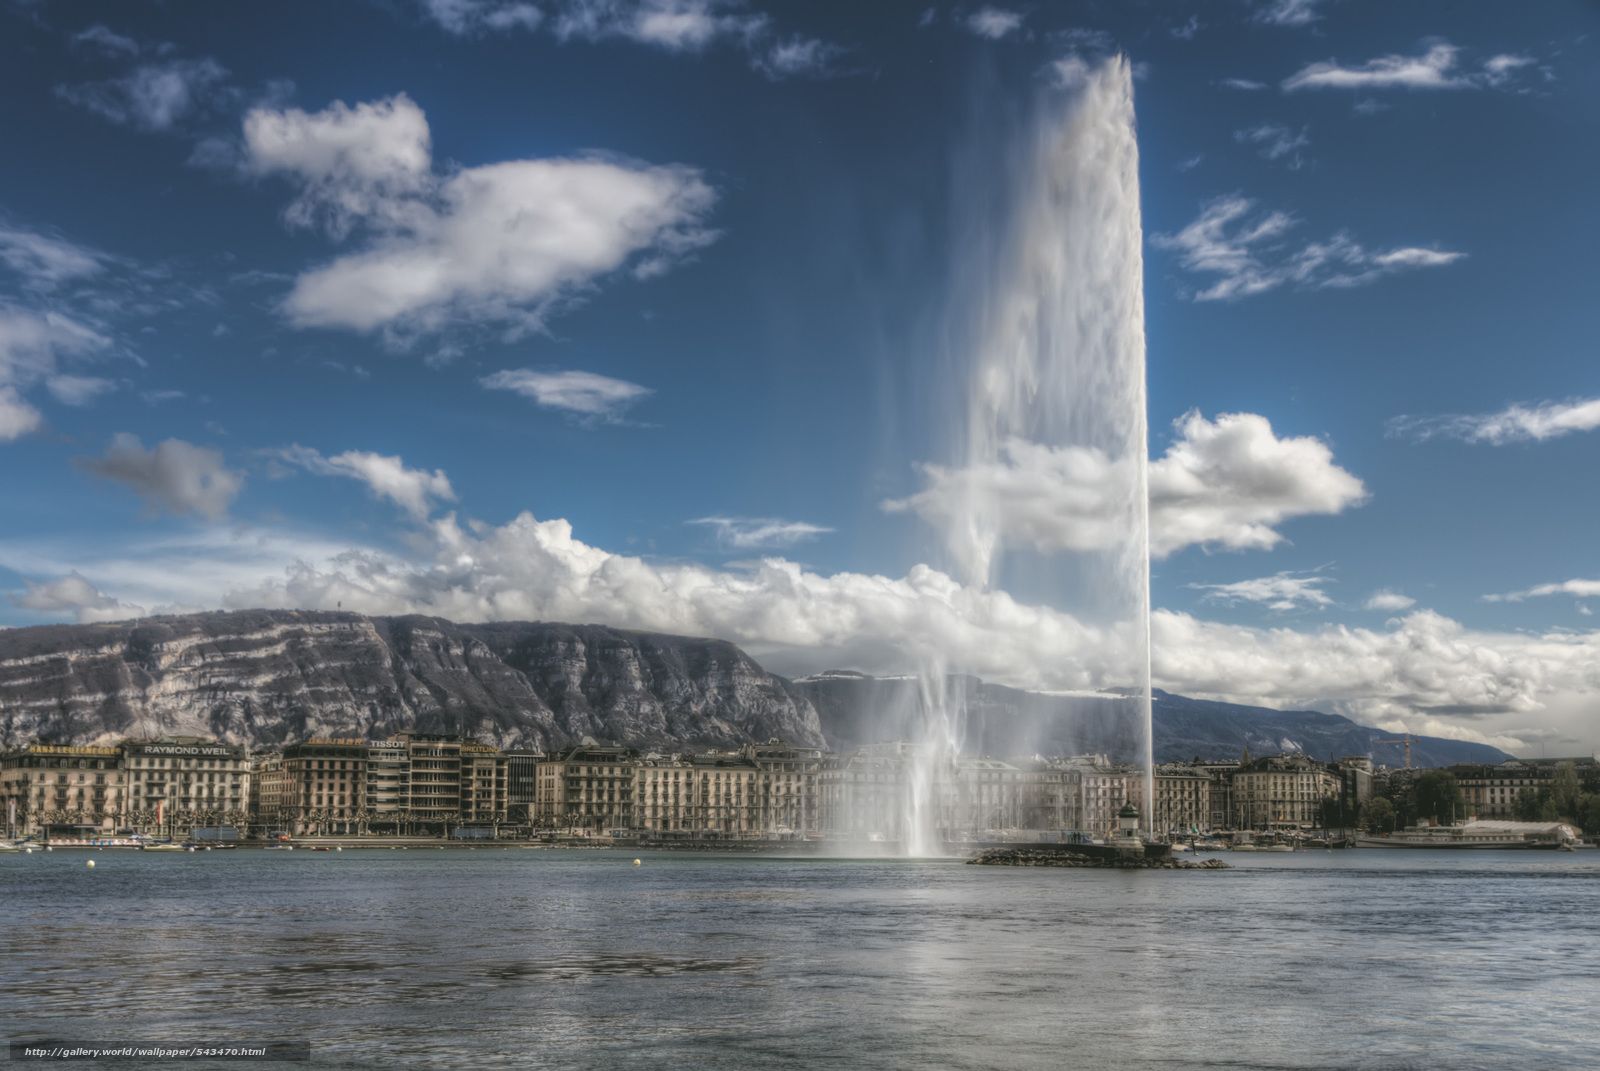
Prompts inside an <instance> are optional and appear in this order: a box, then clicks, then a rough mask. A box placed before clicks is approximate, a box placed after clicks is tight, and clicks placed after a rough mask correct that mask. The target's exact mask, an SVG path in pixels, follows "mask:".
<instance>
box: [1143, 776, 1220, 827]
mask: <svg viewBox="0 0 1600 1071" xmlns="http://www.w3.org/2000/svg"><path fill="white" fill-rule="evenodd" d="M1211 786H1212V777H1211V775H1210V774H1209V773H1207V772H1205V771H1203V770H1197V769H1195V768H1193V767H1192V766H1189V765H1187V764H1182V765H1178V764H1173V765H1163V766H1158V767H1156V785H1155V814H1154V816H1153V817H1152V818H1151V821H1150V831H1151V832H1152V833H1154V834H1156V835H1157V836H1161V835H1164V834H1168V833H1193V832H1199V831H1200V830H1202V829H1210V828H1212V807H1211Z"/></svg>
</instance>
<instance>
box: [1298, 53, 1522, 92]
mask: <svg viewBox="0 0 1600 1071" xmlns="http://www.w3.org/2000/svg"><path fill="white" fill-rule="evenodd" d="M1460 56H1461V50H1460V49H1459V48H1457V47H1456V46H1454V45H1452V44H1449V43H1448V42H1443V41H1441V42H1438V43H1436V44H1433V45H1430V46H1429V47H1428V49H1427V51H1425V52H1423V53H1421V54H1420V55H1416V56H1402V55H1393V54H1391V55H1387V56H1379V57H1377V58H1376V59H1371V60H1368V61H1367V62H1366V63H1363V64H1359V65H1356V66H1349V67H1347V66H1344V65H1342V64H1340V63H1339V62H1338V61H1337V60H1325V61H1323V62H1320V63H1312V64H1309V65H1308V66H1306V67H1303V68H1301V69H1300V70H1298V71H1296V72H1295V73H1294V74H1292V75H1290V76H1289V77H1288V78H1285V79H1284V80H1283V90H1284V92H1286V93H1293V92H1296V91H1298V90H1302V89H1353V90H1375V89H1423V90H1427V89H1482V88H1491V89H1493V88H1500V87H1503V86H1506V85H1508V84H1510V83H1511V82H1512V81H1513V80H1514V79H1515V77H1516V73H1517V71H1519V70H1521V69H1522V68H1524V67H1528V66H1531V65H1533V64H1534V63H1535V62H1536V61H1535V60H1534V59H1533V58H1532V57H1530V56H1521V55H1510V54H1503V55H1497V56H1492V57H1490V58H1489V59H1488V60H1486V61H1485V62H1484V63H1483V65H1482V67H1481V68H1479V69H1478V70H1476V71H1470V70H1463V69H1462V68H1461V66H1460V65H1459V63H1458V61H1459V59H1460Z"/></svg>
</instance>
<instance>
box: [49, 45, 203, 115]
mask: <svg viewBox="0 0 1600 1071" xmlns="http://www.w3.org/2000/svg"><path fill="white" fill-rule="evenodd" d="M227 77H228V71H227V69H226V68H225V67H223V66H222V64H220V63H218V62H217V61H216V60H214V59H210V58H205V59H197V60H195V59H169V60H163V61H160V62H155V63H146V64H141V65H140V66H138V67H135V68H134V69H133V70H131V71H129V72H128V73H127V74H126V75H124V76H122V77H120V78H113V79H109V80H107V81H103V82H88V83H84V84H81V85H64V86H58V87H56V93H57V95H59V96H60V97H61V98H62V99H63V100H66V101H68V102H70V103H72V104H76V105H78V106H79V107H81V108H86V109H88V110H89V111H91V112H94V113H95V114H97V115H99V116H101V117H102V118H105V119H109V120H110V121H111V122H113V123H119V124H123V125H126V126H133V127H137V128H139V129H142V130H156V131H164V130H171V129H172V128H174V127H175V126H177V125H178V124H179V123H181V122H182V121H183V120H185V119H187V118H189V117H190V116H192V115H195V114H198V113H201V112H204V111H207V110H209V109H210V108H212V107H213V105H214V99H213V98H214V97H215V96H216V95H217V93H218V91H219V90H220V89H221V88H222V87H223V86H224V84H225V83H226V81H227Z"/></svg>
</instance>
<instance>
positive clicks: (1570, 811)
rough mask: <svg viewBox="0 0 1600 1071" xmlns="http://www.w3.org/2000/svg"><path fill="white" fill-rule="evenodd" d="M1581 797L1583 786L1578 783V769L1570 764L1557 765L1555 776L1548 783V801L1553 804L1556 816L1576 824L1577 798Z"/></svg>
mask: <svg viewBox="0 0 1600 1071" xmlns="http://www.w3.org/2000/svg"><path fill="white" fill-rule="evenodd" d="M1582 795H1583V786H1582V785H1580V784H1579V783H1578V768H1577V767H1576V766H1574V765H1573V764H1572V763H1570V762H1563V763H1561V764H1560V765H1558V766H1557V767H1556V776H1555V777H1554V779H1552V780H1551V782H1550V799H1551V801H1552V802H1553V803H1554V804H1555V809H1556V814H1557V815H1558V816H1559V817H1561V818H1565V819H1568V820H1569V821H1573V822H1576V821H1577V820H1578V802H1579V797H1581V796H1582Z"/></svg>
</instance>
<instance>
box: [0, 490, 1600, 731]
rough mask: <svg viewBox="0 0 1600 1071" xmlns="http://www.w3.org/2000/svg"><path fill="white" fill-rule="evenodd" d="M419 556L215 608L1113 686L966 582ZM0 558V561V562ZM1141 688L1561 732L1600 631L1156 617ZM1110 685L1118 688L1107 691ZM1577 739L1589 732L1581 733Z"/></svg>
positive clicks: (917, 571)
mask: <svg viewBox="0 0 1600 1071" xmlns="http://www.w3.org/2000/svg"><path fill="white" fill-rule="evenodd" d="M430 532H431V536H432V549H431V551H430V552H429V554H428V556H427V557H426V558H424V559H422V560H419V561H406V560H399V559H395V558H392V557H389V556H386V555H382V554H378V553H375V552H371V551H353V552H351V553H348V554H344V555H340V556H339V557H338V559H337V560H328V561H314V560H311V559H309V558H308V559H306V560H302V561H299V562H297V563H295V564H293V565H291V566H290V567H289V568H288V570H287V572H286V573H284V574H282V575H280V576H279V577H276V578H269V577H264V578H262V579H261V580H260V581H259V582H258V583H256V584H254V585H250V586H246V587H240V588H236V589H234V590H232V591H231V592H229V593H228V594H227V595H226V596H225V597H224V598H223V599H222V601H223V602H224V603H225V604H226V605H229V606H236V607H241V606H258V605H267V606H295V607H307V608H324V607H325V608H329V609H331V608H333V606H334V605H335V604H336V603H342V604H343V605H344V607H345V608H346V609H358V610H362V611H365V612H369V613H412V612H415V613H429V614H439V615H441V616H444V617H448V618H452V619H456V620H464V621H482V620H556V621H593V622H600V623H605V624H611V625H615V626H619V627H627V628H641V629H647V630H654V631H664V632H673V633H679V634H687V635H706V636H720V637H725V638H727V639H730V640H733V641H734V642H737V643H740V644H742V645H744V646H745V647H747V648H748V649H749V650H751V651H752V653H754V654H755V655H756V656H757V657H759V658H762V659H763V660H765V661H766V662H767V663H768V664H770V665H772V666H773V668H775V669H777V670H778V671H780V672H790V673H795V672H810V671H814V670H817V669H822V668H828V667H833V666H851V667H855V668H859V669H862V670H866V671H869V672H882V673H898V672H904V671H905V670H906V668H907V667H908V666H910V665H913V664H915V663H916V659H917V657H918V655H919V654H920V653H923V652H937V653H939V654H941V655H942V656H944V658H945V659H946V662H947V664H948V665H949V666H951V667H952V668H959V669H960V670H962V671H965V672H972V673H977V674H979V675H982V676H984V677H987V678H989V679H991V680H996V681H1001V682H1004V683H1008V684H1012V685H1016V686H1019V687H1031V688H1049V689H1073V688H1090V687H1102V686H1114V685H1117V684H1121V683H1124V682H1125V681H1126V680H1127V679H1129V678H1128V676H1127V675H1126V674H1127V672H1128V671H1129V666H1128V664H1127V651H1128V649H1129V647H1130V646H1131V644H1130V643H1129V639H1130V638H1129V637H1128V636H1125V635H1121V634H1120V633H1118V632H1117V631H1115V630H1107V629H1104V628H1097V627H1091V626H1089V625H1086V624H1085V623H1083V622H1081V621H1079V620H1077V619H1075V618H1074V617H1072V616H1071V615H1070V614H1066V613H1063V612H1061V611H1058V610H1054V609H1051V608H1049V607H1044V606H1035V605H1029V604H1026V603H1022V602H1019V601H1017V600H1016V599H1015V598H1013V597H1012V596H1011V595H1009V594H1007V593H1005V592H1003V591H983V590H979V589H975V588H971V587H966V586H964V585H961V584H960V583H958V582H956V581H955V580H953V579H951V578H950V577H948V576H946V575H944V574H942V573H940V572H938V571H936V570H933V569H930V568H928V567H927V566H923V565H918V566H914V567H913V568H912V569H911V570H910V571H909V572H908V573H907V574H906V575H905V576H903V577H899V578H894V577H886V576H875V575H865V574H856V573H839V574H834V575H832V576H822V575H819V574H816V573H812V572H809V571H807V570H805V569H804V568H802V567H801V566H799V565H796V564H795V563H793V562H788V561H784V560H781V559H776V558H773V559H767V560H764V561H761V562H759V563H757V564H755V565H754V566H752V567H750V568H747V569H727V570H716V569H710V568H706V567H703V566H699V565H692V564H681V563H658V562H652V561H649V560H647V559H643V558H637V557H629V556H625V555H619V554H613V553H610V552H607V551H605V550H602V549H600V548H598V547H594V546H591V545H589V544H585V543H583V542H581V541H580V540H578V539H576V538H574V536H573V532H572V528H571V526H570V525H569V524H568V523H567V522H565V521H561V520H552V521H540V520H537V519H535V518H534V517H532V516H530V515H528V514H522V515H520V516H518V517H516V518H514V519H513V520H512V521H510V522H508V523H507V524H505V525H503V526H499V527H491V526H482V525H467V526H463V525H461V524H458V523H457V521H456V519H455V518H454V517H453V516H447V517H444V518H441V519H439V520H437V521H435V522H433V524H432V525H431V526H430ZM0 556H3V548H0ZM1152 628H1153V636H1154V643H1155V675H1156V683H1157V684H1158V685H1159V686H1161V687H1165V688H1168V689H1171V690H1173V691H1176V692H1180V693H1183V694H1186V695H1200V696H1212V697H1216V698H1223V699H1233V700H1238V701H1247V702H1257V703H1266V704H1268V705H1278V706H1293V707H1304V706H1318V707H1320V708H1323V709H1334V710H1337V711H1339V712H1342V713H1346V714H1349V715H1351V716H1355V717H1360V718H1365V719H1368V720H1377V721H1380V722H1381V723H1384V724H1385V727H1389V728H1394V729H1396V730H1398V729H1400V728H1409V729H1410V730H1411V731H1414V732H1435V733H1441V734H1446V735H1454V736H1460V737H1462V738H1467V739H1480V740H1482V739H1490V740H1500V741H1501V742H1502V743H1505V744H1509V743H1510V740H1509V739H1508V738H1507V737H1505V736H1501V735H1498V734H1503V733H1504V734H1509V733H1510V732H1511V731H1513V730H1521V729H1526V728H1528V727H1529V725H1530V724H1531V723H1534V722H1538V721H1559V720H1560V719H1562V718H1567V717H1570V718H1572V719H1573V720H1574V721H1576V722H1577V724H1579V725H1583V724H1584V723H1583V722H1582V721H1581V716H1580V715H1579V714H1576V713H1572V714H1569V713H1567V710H1568V708H1567V707H1566V706H1564V705H1563V704H1565V703H1567V702H1568V701H1569V700H1571V699H1572V697H1578V698H1579V700H1581V699H1582V697H1585V696H1587V697H1590V699H1589V700H1588V701H1589V702H1592V698H1593V697H1595V696H1600V632H1595V633H1585V634H1574V633H1570V632H1560V633H1551V634H1548V635H1538V636H1535V635H1527V634H1520V633H1518V634H1509V633H1492V632H1480V631H1473V630H1469V629H1466V628H1465V627H1463V626H1462V625H1460V624H1459V623H1457V622H1454V621H1451V620H1449V619H1448V618H1444V617H1440V616H1439V615H1436V614H1432V613H1429V612H1426V611H1422V612H1417V613H1412V614H1409V615H1407V616H1405V617H1403V618H1400V619H1397V620H1395V621H1392V622H1390V624H1389V625H1388V626H1387V627H1386V628H1384V629H1381V630H1375V629H1352V628H1346V627H1335V626H1321V627H1315V628H1307V629H1303V630H1301V629H1290V628H1272V629H1261V628H1253V627H1244V626H1234V625H1223V624H1219V623H1216V622H1210V621H1205V620H1202V619H1198V618H1195V617H1193V616H1192V615H1189V614H1181V613H1174V612H1171V611H1165V610H1158V611H1157V612H1156V613H1155V615H1154V617H1153V619H1152ZM1119 674H1120V676H1119ZM1586 731H1590V732H1592V729H1591V730H1586Z"/></svg>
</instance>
